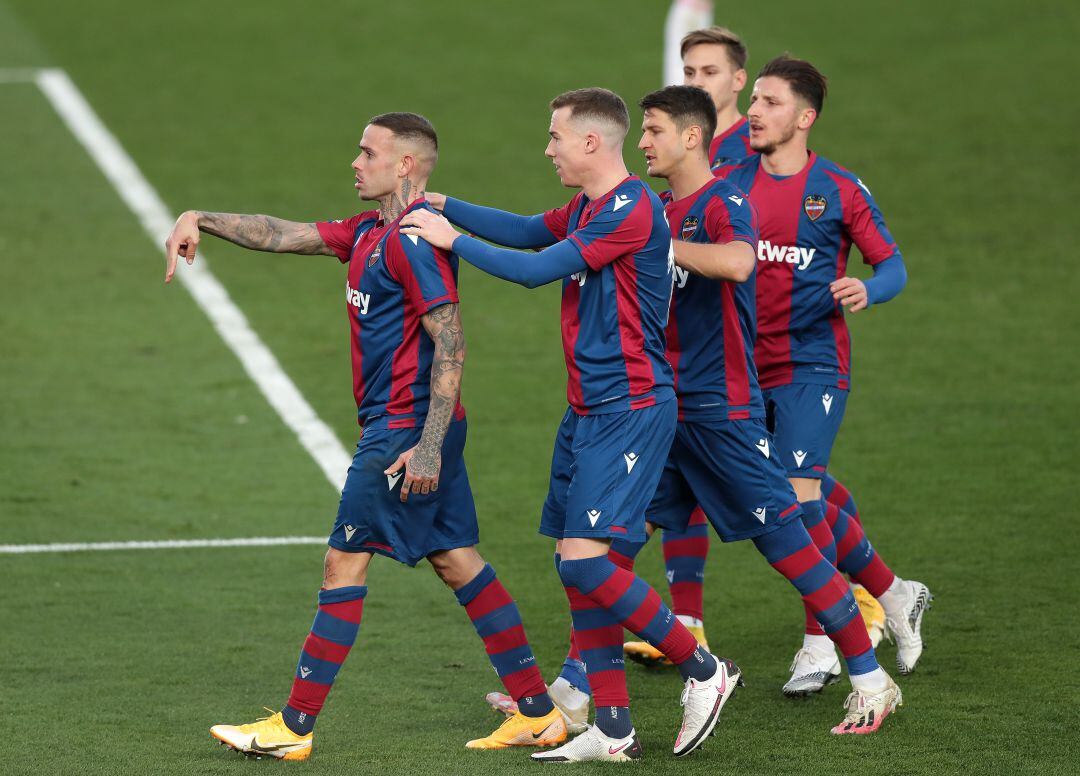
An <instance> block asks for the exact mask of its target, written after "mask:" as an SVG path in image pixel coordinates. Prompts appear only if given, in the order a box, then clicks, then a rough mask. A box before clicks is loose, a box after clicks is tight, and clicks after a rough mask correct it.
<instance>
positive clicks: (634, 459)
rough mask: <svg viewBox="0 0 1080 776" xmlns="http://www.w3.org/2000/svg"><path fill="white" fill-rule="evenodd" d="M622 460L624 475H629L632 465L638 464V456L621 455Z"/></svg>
mask: <svg viewBox="0 0 1080 776" xmlns="http://www.w3.org/2000/svg"><path fill="white" fill-rule="evenodd" d="M623 459H625V461H626V473H627V474H629V473H630V472H632V471H633V470H634V464H635V463H637V462H638V454H637V453H623Z"/></svg>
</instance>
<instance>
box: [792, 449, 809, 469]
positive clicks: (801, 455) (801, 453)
mask: <svg viewBox="0 0 1080 776" xmlns="http://www.w3.org/2000/svg"><path fill="white" fill-rule="evenodd" d="M791 454H792V455H793V456H795V465H796V466H798V467H799V468H800V469H801V468H802V462H803V461H805V460H806V451H805V450H792V451H791Z"/></svg>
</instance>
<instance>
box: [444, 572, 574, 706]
mask: <svg viewBox="0 0 1080 776" xmlns="http://www.w3.org/2000/svg"><path fill="white" fill-rule="evenodd" d="M454 595H455V596H456V597H457V600H458V603H459V604H461V605H462V606H464V607H465V611H466V612H467V613H468V615H469V619H470V620H472V623H473V626H474V627H475V628H476V632H477V633H478V634H479V636H480V638H481V639H483V641H484V649H485V650H487V654H488V658H489V659H490V660H491V665H492V667H494V669H495V673H497V674H498V675H499V679H501V680H502V683H503V686H504V687H506V692H507V693H508V694H509V695H510V697H511V698H513V699H514V700H515V701H517V704H518V709H519V710H520V711H521V713H522V714H525V715H526V716H530V717H542V716H544V715H545V714H550V713H551V710H552V709H553V708H555V707H554V705H553V704H552V702H551V698H549V697H548V694H547V685H545V684H544V678H543V677H542V676H541V675H540V669H539V668H537V667H536V658H535V657H534V656H533V651H532V647H530V646H529V640H528V639H527V638H526V637H525V627H524V626H523V625H522V624H521V615H520V614H519V613H518V608H517V604H515V603H514V599H513V598H511V597H510V594H509V593H507V592H506V588H505V587H503V586H502V583H501V582H499V580H498V579H497V578H496V577H495V569H493V568H492V567H491V566H490V565H486V564H485V566H484V568H482V569H481V570H480V573H479V574H477V575H476V576H475V577H473V579H472V580H471V581H470V582H467V583H466V584H465V585H464V586H463V587H461V588H459V589H458V590H455V591H454Z"/></svg>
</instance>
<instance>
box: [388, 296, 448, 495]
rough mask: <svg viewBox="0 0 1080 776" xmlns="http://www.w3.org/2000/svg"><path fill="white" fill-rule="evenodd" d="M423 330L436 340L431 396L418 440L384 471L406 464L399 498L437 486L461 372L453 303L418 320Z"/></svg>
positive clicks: (436, 487)
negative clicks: (443, 445) (443, 447)
mask: <svg viewBox="0 0 1080 776" xmlns="http://www.w3.org/2000/svg"><path fill="white" fill-rule="evenodd" d="M420 322H421V323H422V324H423V325H424V330H425V331H426V332H427V333H428V336H429V337H431V341H432V342H434V343H435V355H434V356H433V357H432V359H431V399H430V400H429V403H428V412H427V420H426V421H425V423H424V431H423V433H422V434H421V435H420V442H419V443H418V444H417V445H416V447H414V448H412V449H411V450H406V451H405V452H404V453H402V454H401V455H399V456H398V459H397V461H395V462H394V464H393V466H391V467H390V468H389V469H387V470H386V473H387V474H393V473H394V472H396V471H398V470H400V469H401V467H402V466H404V467H405V481H404V482H403V483H402V484H401V500H402V501H407V500H408V498H409V493H410V492H411V493H420V494H426V493H429V492H431V491H434V490H438V489H439V469H440V468H441V467H442V444H443V439H444V438H445V437H446V430H447V429H448V428H449V427H450V420H451V419H452V418H453V415H454V408H455V407H457V403H458V396H459V395H460V394H461V371H462V367H463V366H464V364H465V334H464V332H463V331H462V329H461V315H460V311H459V310H458V305H457V304H456V303H452V304H444V305H442V306H440V307H436V308H435V309H434V310H432V311H431V312H429V313H428V314H427V315H425V316H424V317H422V318H421V319H420Z"/></svg>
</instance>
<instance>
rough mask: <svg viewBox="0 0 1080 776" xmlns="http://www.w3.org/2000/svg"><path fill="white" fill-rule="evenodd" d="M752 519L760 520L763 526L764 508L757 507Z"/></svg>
mask: <svg viewBox="0 0 1080 776" xmlns="http://www.w3.org/2000/svg"><path fill="white" fill-rule="evenodd" d="M754 517H756V518H757V519H758V520H760V521H761V524H762V525H765V507H758V508H757V509H755V510H754Z"/></svg>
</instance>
